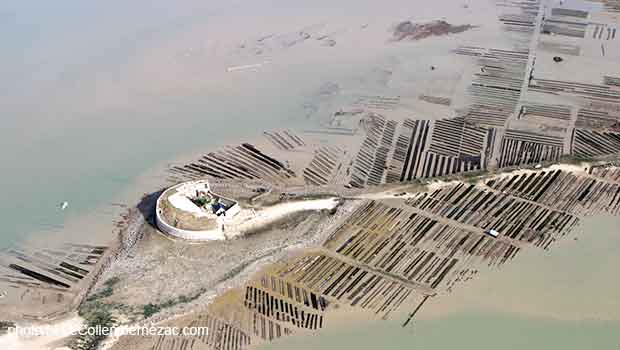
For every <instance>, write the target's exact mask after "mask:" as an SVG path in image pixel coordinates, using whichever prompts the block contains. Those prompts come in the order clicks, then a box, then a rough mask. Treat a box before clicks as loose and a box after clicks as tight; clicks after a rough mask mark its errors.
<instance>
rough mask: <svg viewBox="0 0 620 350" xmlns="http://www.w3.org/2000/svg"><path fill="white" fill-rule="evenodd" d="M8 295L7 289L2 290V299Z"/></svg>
mask: <svg viewBox="0 0 620 350" xmlns="http://www.w3.org/2000/svg"><path fill="white" fill-rule="evenodd" d="M6 296H7V292H6V290H3V291H2V292H0V299H2V298H4V297H6Z"/></svg>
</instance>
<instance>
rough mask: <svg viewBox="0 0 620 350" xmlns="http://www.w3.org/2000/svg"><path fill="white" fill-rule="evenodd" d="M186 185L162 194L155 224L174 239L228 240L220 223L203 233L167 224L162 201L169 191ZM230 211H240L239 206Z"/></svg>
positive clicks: (157, 205) (156, 206)
mask: <svg viewBox="0 0 620 350" xmlns="http://www.w3.org/2000/svg"><path fill="white" fill-rule="evenodd" d="M184 184H186V183H181V184H178V185H175V186H172V187H170V188H168V189H167V190H165V191H164V192H162V194H161V195H160V196H159V198H157V203H156V205H155V224H156V225H157V228H158V229H159V230H160V231H162V232H163V233H166V234H168V235H171V236H174V237H178V238H183V239H187V240H194V241H215V240H224V239H226V236H225V235H224V232H223V231H222V230H221V229H220V227H221V224H220V223H219V222H218V225H217V228H214V229H210V230H202V231H201V230H186V229H181V228H178V227H174V226H172V225H171V224H169V223H168V222H166V219H165V218H164V215H163V213H162V207H161V201H162V200H166V198H167V195H168V192H169V191H172V190H174V189H176V188H177V187H179V186H182V185H184ZM230 209H233V211H234V212H235V213H236V212H238V211H239V210H240V208H239V205H238V204H235V205H234V208H230ZM230 209H229V210H230Z"/></svg>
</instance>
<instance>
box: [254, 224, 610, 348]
mask: <svg viewBox="0 0 620 350" xmlns="http://www.w3.org/2000/svg"><path fill="white" fill-rule="evenodd" d="M619 225H620V218H617V217H597V218H588V219H586V220H584V222H583V225H582V226H581V227H580V228H578V229H577V230H576V231H575V233H573V234H571V235H570V236H569V237H567V238H566V239H565V240H564V241H561V242H559V243H558V244H557V245H556V246H555V247H554V248H553V249H552V250H551V251H549V252H545V251H542V250H530V251H528V252H526V253H524V254H523V255H521V256H520V257H518V258H517V259H516V260H514V261H513V262H512V263H510V264H509V265H507V266H505V267H503V268H501V269H499V270H494V271H482V272H481V273H480V274H479V277H478V278H477V279H474V280H472V281H470V282H468V284H466V285H464V286H460V287H459V288H457V289H455V291H454V292H453V293H452V294H451V295H449V296H446V297H442V298H441V299H431V300H429V302H428V303H427V304H426V305H425V306H424V308H423V309H422V310H421V311H420V312H419V313H418V314H417V316H416V319H415V320H414V321H413V326H412V324H411V323H410V324H409V326H408V327H407V328H405V329H404V328H402V327H401V324H402V322H403V321H404V319H405V318H406V317H405V316H401V317H395V318H394V319H393V320H390V321H383V322H382V321H366V322H363V321H362V322H355V321H352V322H351V323H350V324H346V323H344V325H343V323H338V326H336V327H335V328H331V329H328V330H325V331H322V332H320V333H319V334H318V335H315V336H312V337H310V336H300V337H290V338H287V339H283V340H280V341H278V342H276V343H274V344H271V345H264V346H262V347H260V348H261V349H298V350H304V349H317V348H320V349H343V348H347V349H360V350H361V349H378V348H380V349H403V348H407V349H429V350H443V349H446V350H447V349H454V348H459V349H464V350H469V349H471V350H485V349H563V350H566V349H575V350H577V349H618V348H620V331H619V330H620V297H618V296H619V295H620V281H619V280H618V278H617V276H618V272H617V268H618V266H620V254H618V252H620V231H619V230H618V229H617V228H618V227H619ZM574 238H577V240H575V239H574ZM361 317H362V316H360V315H358V316H356V317H355V319H358V320H359V319H360V318H361Z"/></svg>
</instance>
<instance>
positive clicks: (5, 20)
mask: <svg viewBox="0 0 620 350" xmlns="http://www.w3.org/2000/svg"><path fill="white" fill-rule="evenodd" d="M423 4H424V3H423V2H422V1H404V0H394V1H391V3H377V2H374V1H369V0H368V1H349V0H346V1H341V2H340V3H339V4H338V5H336V4H334V3H333V2H332V1H322V0H321V1H315V2H312V3H294V2H289V1H283V0H260V1H255V2H252V3H242V2H228V1H194V0H188V1H184V2H182V3H179V2H170V1H164V0H155V1H132V2H126V1H120V0H112V1H107V2H105V3H90V2H87V3H85V2H83V1H78V0H59V1H55V2H54V3H53V4H51V3H50V4H48V3H42V2H40V1H34V0H7V1H4V2H3V4H2V6H1V7H0V54H1V55H2V63H3V64H2V65H0V78H1V79H0V118H1V119H0V120H1V121H2V127H1V128H0V150H1V151H0V164H2V170H3V171H2V174H1V175H0V180H1V181H0V184H1V185H0V186H1V187H0V193H1V195H0V215H1V218H2V221H3V228H2V231H0V248H2V247H7V246H9V245H11V244H14V243H15V242H18V241H23V240H24V239H26V238H28V237H36V238H39V237H42V235H44V234H46V233H48V231H50V230H53V231H56V232H59V234H61V235H62V234H63V230H65V229H66V225H68V224H69V223H70V222H76V221H77V220H83V219H84V218H85V216H86V215H90V218H89V219H88V221H89V222H90V223H93V224H94V226H95V227H100V226H101V227H102V226H105V225H104V223H109V222H110V221H111V220H112V219H113V218H114V216H115V214H116V213H117V212H116V211H114V210H112V209H111V208H110V207H109V203H110V202H112V201H115V200H117V199H119V198H122V199H127V198H128V199H129V200H130V202H129V204H131V203H132V202H131V200H135V198H137V196H139V195H140V194H141V192H139V191H142V190H152V189H153V188H146V187H144V186H141V185H140V184H139V183H138V178H139V176H142V175H144V174H146V173H148V172H149V171H150V170H151V169H153V168H156V167H160V168H161V167H163V165H165V163H166V162H170V161H172V160H174V159H176V158H177V157H178V156H180V155H184V154H188V153H195V152H197V150H206V149H213V148H216V147H218V146H219V145H221V144H224V143H228V142H234V141H236V140H243V139H247V137H257V136H259V135H260V133H261V132H262V131H263V130H266V129H274V128H283V127H287V128H303V127H304V126H305V125H308V124H312V125H314V126H316V124H317V123H316V120H317V119H316V118H315V117H316V116H313V118H314V119H313V120H308V119H307V118H306V117H307V114H308V113H309V112H312V111H315V112H316V114H317V115H320V118H323V119H324V118H326V117H327V116H329V113H330V112H333V111H334V110H335V109H336V108H339V107H341V106H342V105H341V104H340V102H343V101H345V100H347V98H350V97H351V96H353V95H354V94H355V93H360V92H361V93H385V94H388V95H407V94H410V95H411V96H414V97H415V96H417V94H418V93H419V91H418V89H421V88H428V89H431V88H433V89H441V88H442V84H441V83H439V82H438V83H437V84H435V85H434V86H424V87H420V86H419V84H416V76H417V77H420V76H421V75H428V74H429V73H428V72H429V70H428V66H429V65H430V62H431V61H433V62H434V63H435V64H438V65H440V66H441V65H442V64H443V65H444V66H445V67H446V70H445V71H446V73H442V70H440V69H438V70H437V74H438V76H441V74H445V75H446V76H452V75H454V74H456V73H454V72H452V73H450V72H449V69H447V68H449V67H450V66H453V62H452V60H451V59H450V58H449V56H448V55H449V50H450V49H451V48H453V47H454V46H455V45H456V41H455V40H456V39H455V38H452V37H450V38H445V39H443V40H440V41H437V42H436V43H435V42H431V41H428V42H429V43H432V44H430V45H431V46H432V47H433V50H429V47H423V46H420V45H417V44H402V45H401V44H391V43H389V42H388V41H389V38H390V33H389V26H390V25H391V24H393V23H395V22H397V21H400V20H403V19H414V18H419V19H423V20H428V19H435V18H442V17H445V18H448V19H450V18H453V19H454V21H455V22H459V23H460V22H462V21H467V22H470V23H481V22H482V21H488V22H489V24H488V26H487V30H473V31H471V32H467V33H463V34H462V35H460V36H459V39H458V40H461V41H459V43H466V42H467V41H468V40H471V39H472V38H473V37H475V36H478V37H480V38H481V39H482V40H484V41H485V42H490V41H492V40H499V39H501V34H499V32H498V31H493V30H488V29H489V28H492V27H494V26H497V24H496V21H495V14H496V10H495V7H494V6H493V3H492V2H490V1H487V0H476V1H471V2H470V8H468V9H465V8H463V7H462V6H456V5H454V3H453V2H451V1H450V0H441V1H437V2H436V3H435V4H434V6H426V5H424V6H421V5H423ZM300 30H307V31H312V32H313V33H314V34H317V35H319V34H320V33H329V34H330V35H332V36H333V37H334V38H335V39H336V40H337V41H338V44H337V45H336V46H335V47H325V46H322V45H321V44H320V42H319V41H318V40H314V39H312V40H308V41H306V42H304V43H303V45H302V44H295V45H291V46H289V45H288V44H286V45H284V44H283V43H286V42H290V41H291V38H295V37H296V36H298V35H299V32H300ZM271 34H274V35H275V36H274V38H275V39H274V40H273V42H271V43H269V44H267V45H266V46H265V47H261V48H260V50H261V51H264V52H261V53H260V54H258V53H257V51H258V47H256V45H257V44H256V42H257V39H258V38H262V37H265V36H268V35H271ZM256 63H264V66H263V67H261V68H260V69H257V70H250V71H240V72H235V73H230V74H229V73H226V67H229V66H236V65H244V64H256ZM419 65H423V66H424V67H425V68H424V69H418V67H419ZM385 72H391V73H389V74H388V75H387V76H388V77H389V76H390V74H391V78H389V79H387V80H385V79H384V78H385V77H383V75H382V74H384V73H385ZM392 73H393V74H392ZM328 82H336V83H338V84H340V86H341V88H342V90H341V92H342V93H341V95H342V96H324V95H321V94H320V93H319V91H320V88H321V86H324V84H325V83H328ZM431 85H432V84H431ZM443 85H445V84H443ZM157 176H160V177H161V173H160V174H158V175H157ZM137 189H139V190H137ZM64 201H67V202H69V207H68V208H67V210H65V211H60V210H59V208H58V207H59V205H60V203H62V202H64ZM106 227H107V226H106ZM98 230H99V229H97V230H94V229H93V228H92V227H90V225H89V227H88V228H85V229H84V230H83V231H84V232H81V236H82V237H85V238H89V239H90V238H93V237H95V238H100V240H103V241H105V240H106V239H108V238H109V234H106V233H101V232H99V231H98ZM106 230H109V227H107V228H106ZM67 235H68V234H67ZM76 235H77V236H79V235H80V234H76ZM73 236H74V235H72V237H73Z"/></svg>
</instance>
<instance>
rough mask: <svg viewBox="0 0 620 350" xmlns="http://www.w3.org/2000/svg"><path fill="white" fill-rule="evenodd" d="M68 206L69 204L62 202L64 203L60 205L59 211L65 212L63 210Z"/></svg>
mask: <svg viewBox="0 0 620 350" xmlns="http://www.w3.org/2000/svg"><path fill="white" fill-rule="evenodd" d="M68 206H69V202H67V201H64V202H62V203H60V210H65V209H67V207H68Z"/></svg>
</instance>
